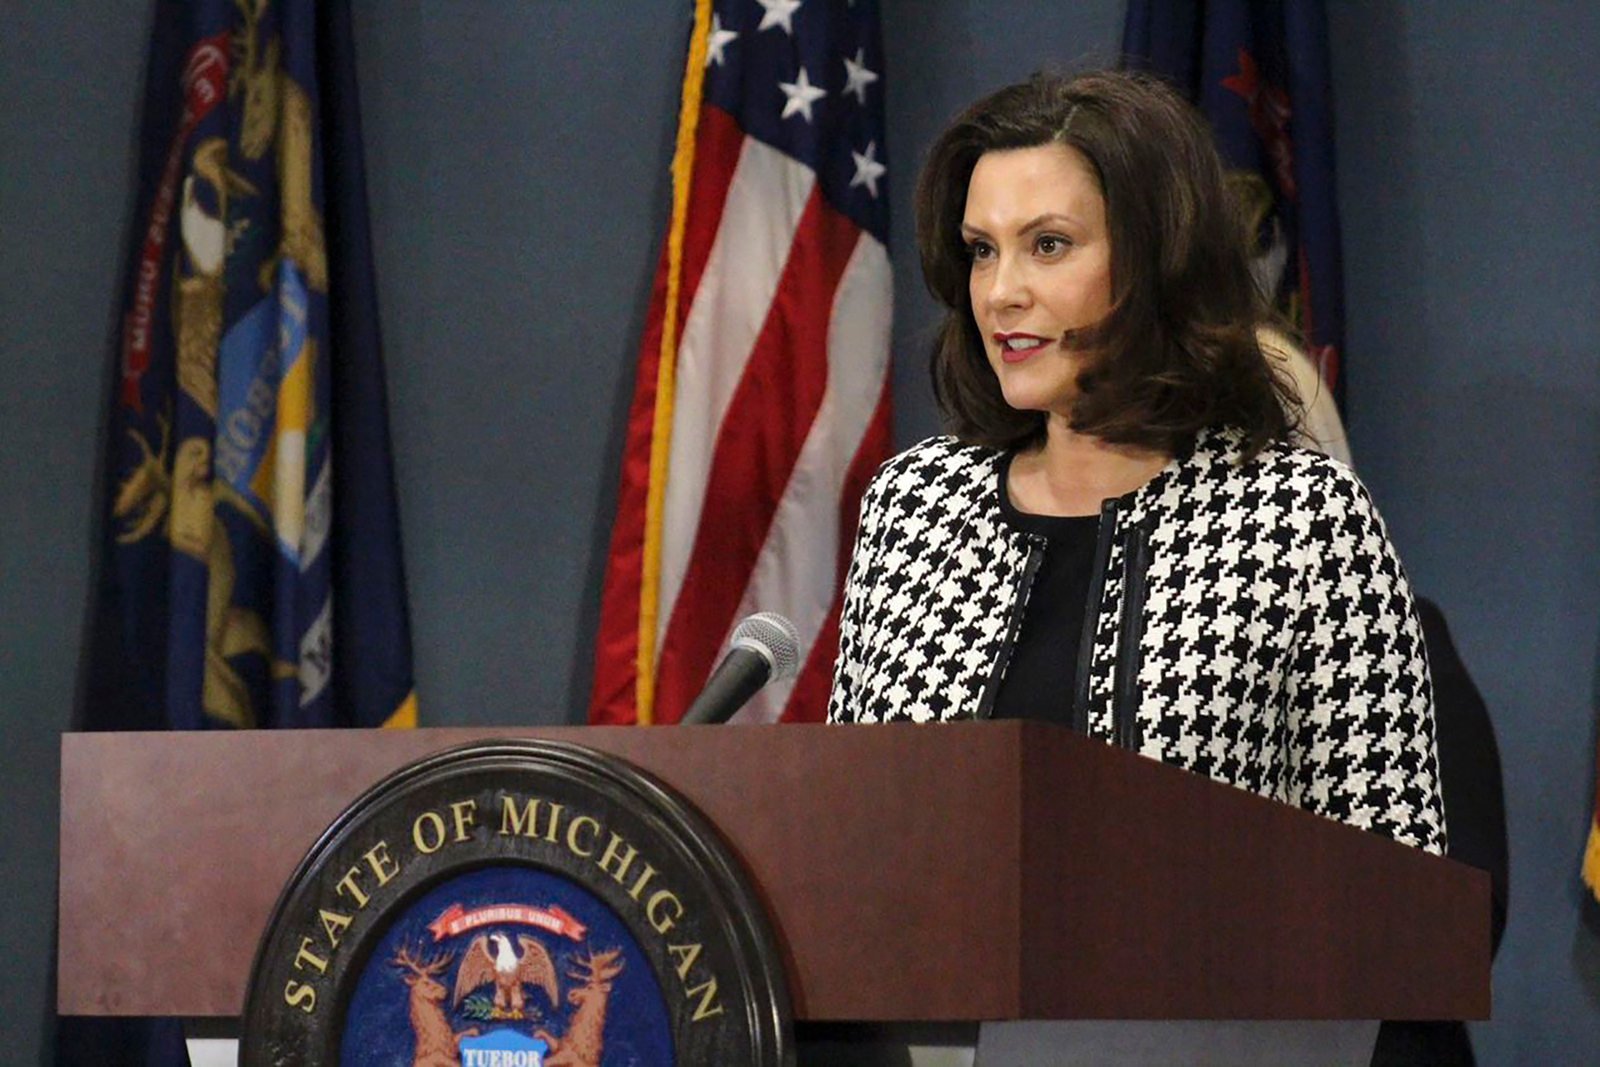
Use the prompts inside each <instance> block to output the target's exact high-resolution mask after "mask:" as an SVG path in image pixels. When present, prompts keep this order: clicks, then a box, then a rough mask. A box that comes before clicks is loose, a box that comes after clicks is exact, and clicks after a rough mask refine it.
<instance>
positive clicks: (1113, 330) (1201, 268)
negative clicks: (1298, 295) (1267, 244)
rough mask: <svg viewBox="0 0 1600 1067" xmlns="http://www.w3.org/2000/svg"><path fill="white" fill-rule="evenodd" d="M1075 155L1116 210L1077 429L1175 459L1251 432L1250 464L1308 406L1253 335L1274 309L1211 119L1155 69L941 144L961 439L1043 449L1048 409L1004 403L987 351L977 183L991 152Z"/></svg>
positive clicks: (925, 234) (940, 232)
mask: <svg viewBox="0 0 1600 1067" xmlns="http://www.w3.org/2000/svg"><path fill="white" fill-rule="evenodd" d="M1045 144H1062V145H1067V146H1069V147H1071V148H1073V149H1075V150H1077V151H1078V152H1079V153H1081V154H1082V155H1083V157H1084V158H1085V159H1086V160H1087V161H1088V162H1089V165H1090V168H1091V170H1092V171H1093V172H1094V175H1095V178H1096V179H1097V181H1098V182H1099V186H1100V192H1101V195H1102V196H1104V197H1105V203H1106V225H1107V233H1108V237H1109V239H1110V244H1111V294H1112V307H1111V311H1110V313H1109V314H1108V315H1107V316H1106V317H1105V319H1103V320H1102V321H1101V322H1100V323H1099V324H1098V325H1096V326H1095V327H1092V328H1090V329H1087V330H1083V331H1079V336H1078V338H1077V339H1076V343H1077V344H1078V345H1079V347H1081V348H1084V349H1087V350H1090V351H1092V352H1093V353H1094V354H1093V357H1092V362H1091V363H1090V364H1089V366H1088V367H1087V368H1086V369H1085V370H1084V371H1083V372H1082V373H1081V374H1080V375H1079V382H1078V384H1079V396H1078V399H1077V401H1076V402H1075V404H1074V406H1073V411H1072V427H1073V429H1075V430H1077V431H1078V432H1080V433H1085V434H1091V435H1093V436H1096V437H1099V438H1101V439H1102V440H1105V441H1109V442H1113V443H1117V444H1128V445H1136V446H1141V447H1146V448H1155V449H1160V450H1162V451H1166V452H1177V451H1179V450H1181V449H1182V448H1183V447H1185V446H1186V445H1187V443H1188V442H1190V441H1191V440H1193V438H1194V435H1195V434H1196V433H1198V432H1199V431H1200V430H1202V429H1205V428H1206V427H1210V426H1219V425H1227V426H1232V427H1234V428H1236V429H1238V430H1240V431H1242V432H1243V433H1244V434H1245V438H1246V447H1245V451H1246V454H1247V455H1254V454H1255V453H1257V452H1259V451H1260V450H1261V448H1262V447H1263V446H1265V445H1266V444H1267V443H1268V442H1270V441H1274V440H1278V439H1282V438H1285V437H1287V436H1288V434H1289V432H1290V430H1291V428H1292V426H1293V425H1294V418H1295V415H1296V413H1298V412H1299V411H1300V402H1299V400H1298V398H1297V397H1296V395H1295V393H1294V389H1293V386H1292V385H1290V384H1288V383H1287V382H1286V381H1285V380H1284V379H1283V378H1281V377H1280V376H1279V375H1278V374H1277V373H1276V372H1275V371H1274V370H1273V367H1272V365H1271V364H1270V363H1269V362H1268V359H1267V357H1266V356H1265V355H1263V353H1262V351H1261V347H1260V345H1259V344H1258V342H1257V340H1256V327H1257V326H1258V325H1259V324H1260V323H1261V322H1262V321H1263V320H1264V318H1266V316H1267V314H1268V312H1267V309H1266V307H1265V305H1264V302H1263V301H1262V299H1261V297H1260V294H1259V292H1258V290H1257V289H1256V286H1255V282H1254V281H1253V279H1252V278H1251V274H1250V268H1249V254H1248V251H1247V247H1246V243H1245V235H1244V232H1243V228H1242V227H1241V225H1240V224H1239V222H1238V221H1237V218H1236V215H1235V212H1234V210H1233V206H1232V203H1231V201H1230V199H1229V195H1228V192H1227V189H1226V187H1225V185H1224V182H1223V171H1222V164H1221V161H1220V160H1219V159H1218V157H1217V151H1216V147H1215V145H1214V144H1213V142H1212V139H1211V133H1210V130H1209V129H1208V127H1207V126H1206V124H1205V120H1204V119H1203V118H1201V117H1200V115H1199V114H1198V113H1197V112H1196V111H1195V110H1194V108H1192V107H1190V106H1189V104H1188V103H1186V102H1185V101H1184V100H1183V99H1181V98H1180V97H1179V96H1178V95H1177V94H1176V93H1174V92H1173V91H1172V90H1171V89H1170V88H1168V87H1167V86H1166V85H1164V84H1163V83H1162V82H1160V81H1158V80H1156V79H1155V78H1152V77H1150V76H1149V75H1144V74H1131V73H1118V72H1101V73H1092V74H1082V75H1078V76H1076V77H1071V78H1068V77H1061V76H1057V75H1048V74H1036V75H1034V77H1032V78H1031V79H1029V80H1028V81H1026V82H1022V83H1020V84H1017V85H1012V86H1008V87H1007V88H1004V89H1001V90H1000V91H999V92H996V93H994V94H992V95H990V96H987V97H985V98H984V99H982V100H980V101H978V102H977V103H976V104H974V105H972V106H971V107H970V108H968V109H967V111H966V112H965V113H964V114H962V115H961V116H960V117H959V118H957V119H956V120H955V122H954V123H952V124H951V126H950V128H949V129H947V130H946V131H945V132H944V133H943V134H942V135H941V136H940V138H939V139H938V141H936V142H935V143H934V146H933V149H932V150H931V152H930V153H929V155H928V161H927V164H926V165H925V166H924V167H923V170H922V176H921V177H920V178H919V179H918V182H917V196H916V218H917V247H918V250H919V252H920V253H921V257H922V272H923V277H924V279H925V280H926V281H927V284H928V288H929V289H930V290H931V291H932V292H933V295H934V296H935V297H936V298H938V300H939V301H940V302H941V303H943V304H944V305H945V307H946V308H948V309H949V311H948V313H947V314H946V316H945V320H944V323H943V325H942V326H941V327H940V330H939V335H938V338H937V340H936V341H935V342H934V349H933V355H932V364H933V368H932V369H933V388H934V395H935V396H936V397H937V399H938V402H939V407H940V409H941V410H942V411H943V412H944V415H945V420H946V423H947V424H948V425H949V428H950V429H951V431H952V432H954V433H955V434H956V436H958V437H960V438H961V439H962V440H963V441H966V442H968V443H972V444H982V445H988V446H990V447H993V448H1012V447H1018V446H1021V447H1028V446H1031V445H1034V444H1038V443H1042V442H1043V440H1044V434H1045V418H1046V416H1045V415H1044V414H1043V413H1042V412H1036V411H1018V410H1016V409H1015V408H1012V407H1010V406H1009V405H1007V404H1006V402H1005V399H1004V397H1003V396H1002V395H1001V392H1000V385H999V382H998V381H997V380H996V378H995V374H994V371H993V369H992V368H991V367H990V366H989V361H988V358H987V357H986V355H985V354H984V347H983V339H982V338H981V337H980V336H979V334H978V328H977V325H976V323H975V322H974V321H973V317H972V306H971V301H970V297H969V290H968V275H969V272H970V270H971V264H970V261H969V257H968V251H967V247H966V243H965V241H964V240H963V239H962V236H961V219H962V215H963V213H964V212H965V210H966V202H967V186H968V184H969V182H970V181H971V178H972V169H973V167H974V166H975V165H976V164H977V162H978V158H979V157H980V156H982V155H983V154H984V153H986V152H994V151H1003V150H1005V149H1011V148H1032V147H1035V146H1038V145H1045Z"/></svg>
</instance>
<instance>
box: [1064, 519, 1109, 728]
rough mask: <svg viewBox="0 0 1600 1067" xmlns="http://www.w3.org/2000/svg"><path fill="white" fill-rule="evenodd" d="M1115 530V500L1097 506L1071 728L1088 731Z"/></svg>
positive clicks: (1079, 643)
mask: <svg viewBox="0 0 1600 1067" xmlns="http://www.w3.org/2000/svg"><path fill="white" fill-rule="evenodd" d="M1116 532H1117V502H1116V500H1115V499H1111V500H1106V501H1104V502H1102V503H1101V505H1100V531H1099V537H1098V538H1097V539H1096V541H1095V546H1094V571H1093V575H1092V577H1091V578H1090V579H1089V603H1088V604H1087V605H1085V606H1084V609H1083V635H1082V636H1081V637H1080V638H1079V640H1078V679H1077V686H1076V688H1077V692H1076V693H1075V694H1074V695H1073V699H1072V728H1073V729H1074V730H1076V731H1078V732H1079V733H1080V734H1087V733H1088V732H1089V668H1090V665H1091V664H1092V662H1093V660H1094V636H1095V630H1096V629H1098V628H1099V624H1100V598H1101V596H1103V595H1104V594H1105V588H1106V567H1107V566H1108V565H1109V564H1110V562H1111V538H1112V537H1113V536H1114V535H1115V534H1116Z"/></svg>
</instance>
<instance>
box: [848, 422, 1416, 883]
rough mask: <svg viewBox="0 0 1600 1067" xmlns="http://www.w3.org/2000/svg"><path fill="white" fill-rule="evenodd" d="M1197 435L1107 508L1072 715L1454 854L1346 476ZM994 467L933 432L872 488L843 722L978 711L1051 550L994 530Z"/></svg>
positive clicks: (1411, 638) (1407, 594) (1384, 545)
mask: <svg viewBox="0 0 1600 1067" xmlns="http://www.w3.org/2000/svg"><path fill="white" fill-rule="evenodd" d="M1240 444H1241V439H1240V437H1239V436H1238V435H1236V434H1234V433H1232V432H1230V431H1225V430H1213V431H1207V432H1204V433H1202V434H1201V435H1200V436H1199V437H1198V439H1197V440H1196V441H1195V443H1194V445H1193V446H1192V448H1191V449H1190V450H1189V451H1188V452H1187V453H1186V454H1183V455H1180V456H1179V457H1177V458H1175V459H1174V460H1173V461H1172V462H1171V463H1169V464H1168V465H1167V467H1166V469H1165V470H1163V471H1162V472H1161V473H1160V474H1159V475H1157V476H1156V478H1155V479H1153V480H1152V481H1151V482H1150V483H1149V484H1147V485H1145V486H1144V487H1143V488H1141V489H1139V490H1137V491H1135V492H1133V493H1130V494H1129V495H1127V496H1124V497H1120V498H1117V499H1115V500H1108V501H1106V502H1105V506H1104V508H1103V509H1102V511H1101V517H1100V536H1099V545H1098V551H1097V553H1096V567H1095V573H1094V576H1093V578H1092V581H1091V590H1090V596H1089V604H1088V609H1087V612H1086V614H1085V617H1084V630H1083V632H1084V638H1083V646H1082V648H1081V649H1078V650H1074V651H1075V653H1076V654H1077V655H1079V657H1080V658H1079V670H1078V676H1079V680H1078V691H1077V693H1076V694H1074V695H1073V722H1074V724H1075V725H1076V726H1077V728H1078V729H1080V730H1082V731H1084V732H1086V733H1089V734H1091V735H1093V736H1095V737H1099V738H1103V739H1105V740H1107V741H1110V742H1112V743H1115V744H1118V745H1121V746H1123V747H1126V748H1129V749H1133V750H1135V751H1137V752H1139V753H1141V754H1143V755H1145V756H1148V757H1150V758H1152V759H1157V760H1161V761H1163V762H1165V763H1171V764H1175V765H1177V766H1179V767H1184V768H1186V769H1188V770H1191V771H1195V772H1198V773H1200V774H1205V775H1209V776H1210V777H1212V778H1215V779H1217V780H1218V781H1222V782H1227V783H1229V784H1231V785H1235V786H1239V787H1242V788H1245V789H1250V790H1253V791H1254V792H1257V793H1260V794H1262V795H1264V796H1268V797H1272V798H1274V799H1277V800H1281V801H1285V802H1287V803H1290V804H1295V805H1297V806H1299V807H1302V808H1305V809H1306V810H1308V811H1313V812H1317V813H1319V814H1321V815H1325V816H1328V817H1330V818H1334V819H1339V820H1341V821H1343V822H1347V823H1350V824H1352V825H1355V826H1359V827H1363V828H1365V829H1368V830H1373V831H1375V832H1377V833H1380V834H1384V835H1387V836H1389V837H1392V838H1395V839H1396V840H1399V841H1403V842H1405V843H1407V844H1410V845H1415V846H1419V847H1421V848H1425V849H1427V850H1428V851H1430V852H1442V851H1443V850H1444V840H1445V828H1444V812H1443V809H1442V803H1441V800H1440V794H1439V784H1438V782H1439V770H1438V759H1437V756H1436V754H1435V747H1434V723H1433V698H1432V693H1431V687H1430V684H1429V680H1428V664H1427V658H1426V653H1425V651H1424V647H1423V643H1422V630H1421V627H1420V625H1419V623H1418V621H1417V616H1416V612H1415V610H1414V608H1413V606H1412V601H1411V590H1410V586H1409V584H1408V582H1407V580H1406V576H1405V572H1404V571H1403V570H1402V568H1401V566H1400V561H1399V559H1398V558H1397V557H1396V556H1395V552H1394V549H1393V548H1392V547H1391V546H1390V544H1389V539H1388V535H1387V533H1386V532H1385V530H1384V525H1383V520H1382V519H1381V518H1380V517H1379V516H1378V513H1377V511H1376V510H1375V509H1374V507H1373V505H1372V501H1371V498H1370V497H1369V496H1368V495H1367V492H1366V489H1365V488H1364V487H1363V486H1362V485H1361V483H1360V482H1359V481H1358V480H1357V479H1356V477H1355V475H1354V474H1353V473H1351V471H1350V470H1349V468H1347V467H1345V466H1344V465H1343V464H1340V463H1339V462H1337V461H1335V460H1331V459H1328V458H1327V457H1325V456H1322V455H1320V454H1317V453H1314V452H1309V451H1306V450H1304V449H1299V448H1294V447H1291V446H1287V445H1270V446H1268V447H1267V449H1266V450H1265V451H1263V452H1262V453H1261V454H1260V455H1259V456H1257V457H1256V458H1255V459H1253V460H1251V461H1250V462H1248V463H1243V462H1241V455H1242V453H1241V450H1240ZM1002 458H1003V454H1002V453H999V452H995V451H993V450H991V449H985V448H979V447H974V446H965V445H962V444H960V443H959V442H957V441H956V440H954V439H953V438H948V437H940V438H932V439H930V440H927V441H924V442H922V443H921V444H919V445H917V446H915V447H913V448H911V449H910V450H909V451H906V452H904V453H901V454H900V455H899V456H896V457H894V458H893V459H891V460H889V462H888V463H886V464H884V466H883V467H882V468H881V469H880V470H879V472H878V474H877V475H876V476H875V477H874V479H873V481H872V483H871V485H870V486H869V487H868V489H867V493H866V497H865V499H864V500H863V503H862V512H861V527H860V531H859V534H858V536H857V540H856V548H855V553H854V556H853V557H852V559H851V563H850V572H849V578H848V581H847V584H846V590H845V601H844V609H843V612H842V616H841V619H840V634H839V659H838V662H837V665H836V667H835V672H834V681H833V692H832V695H831V697H830V700H829V705H828V718H829V720H830V721H833V722H888V721H911V722H933V721H947V720H951V719H963V718H974V717H976V718H983V717H986V716H987V715H988V714H989V713H990V711H991V709H992V707H993V704H994V698H995V693H996V691H997V690H998V688H999V684H1000V679H1001V677H1002V676H1003V674H1004V673H1005V669H1006V663H1007V661H1008V659H1009V657H1010V653H1011V649H1012V647H1013V646H1014V644H1015V640H1016V634H1017V629H1018V627H1019V626H1020V624H1021V620H1022V616H1023V609H1024V607H1025V606H1026V604H1027V598H1028V590H1029V587H1030V585H1031V583H1032V580H1033V576H1034V574H1035V573H1036V571H1037V570H1038V567H1039V564H1040V563H1041V561H1042V560H1043V557H1044V549H1045V542H1044V540H1043V539H1042V538H1039V537H1037V536H1036V535H1030V534H1026V533H1023V532H1021V531H1019V530H1017V529H1015V528H1014V527H1012V526H1010V525H1009V524H1007V523H1006V522H1005V520H1004V519H1003V518H1002V517H1001V513H1000V503H999V502H1000V497H999V494H1000V493H1001V492H1003V491H1004V490H1003V487H1002V486H1001V485H1000V472H1001V470H1002V469H1003V465H1002V463H1001V460H1002Z"/></svg>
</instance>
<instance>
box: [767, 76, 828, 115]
mask: <svg viewBox="0 0 1600 1067" xmlns="http://www.w3.org/2000/svg"><path fill="white" fill-rule="evenodd" d="M778 88H780V89H782V90H783V95H784V96H785V97H786V99H785V100H784V103H783V114H782V115H779V116H778V117H779V118H781V119H786V118H788V117H789V116H790V115H793V114H794V113H795V112H799V113H800V114H801V115H804V116H805V120H806V121H807V122H810V121H811V105H812V104H814V103H816V102H817V101H818V100H821V99H822V98H823V97H825V96H827V95H828V91H827V90H826V89H818V88H817V87H816V86H815V85H812V84H811V79H810V78H809V77H808V76H807V75H806V68H804V67H801V68H800V76H799V77H798V78H796V79H795V80H794V81H792V82H779V83H778Z"/></svg>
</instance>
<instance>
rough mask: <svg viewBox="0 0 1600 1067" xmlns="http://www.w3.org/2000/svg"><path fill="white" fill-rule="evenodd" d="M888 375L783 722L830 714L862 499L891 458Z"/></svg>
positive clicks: (844, 489)
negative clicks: (826, 592) (822, 607)
mask: <svg viewBox="0 0 1600 1067" xmlns="http://www.w3.org/2000/svg"><path fill="white" fill-rule="evenodd" d="M889 398H890V389H889V379H888V377H887V376H885V378H884V382H883V392H882V394H881V395H880V396H879V398H878V406H877V408H876V409H874V411H873V412H872V419H871V421H870V422H868V423H867V429H866V432H865V433H864V434H863V435H862V437H861V444H860V446H859V447H857V449H856V454H855V457H854V458H853V459H851V461H850V469H849V470H847V471H846V472H845V476H844V484H843V485H842V486H841V487H840V491H839V555H838V561H839V563H838V574H837V575H836V576H835V578H834V586H833V604H832V605H831V606H829V608H828V617H827V618H826V619H825V620H823V623H822V627H821V629H819V630H818V631H817V637H816V640H815V641H814V642H812V645H811V650H810V651H809V652H808V653H806V662H805V666H803V667H802V668H801V669H800V676H799V678H798V679H797V680H796V681H795V683H794V689H793V690H792V691H791V692H790V693H789V701H788V703H787V704H785V705H784V709H783V718H782V721H783V722H821V721H823V719H825V718H827V715H828V693H829V691H830V690H831V689H832V687H833V663H834V660H836V659H838V658H839V612H840V611H841V610H842V609H843V606H844V579H845V574H846V573H847V572H848V571H849V570H850V553H851V550H852V549H854V548H855V543H856V530H857V528H858V527H859V526H860V524H861V498H862V496H863V495H865V493H866V491H867V483H868V482H869V481H871V480H872V476H873V474H875V473H876V472H877V470H878V468H879V467H880V466H882V464H883V461H884V460H886V459H888V458H889V447H890V436H891V431H892V427H893V418H892V415H891V411H892V409H891V406H890V399H889Z"/></svg>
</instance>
